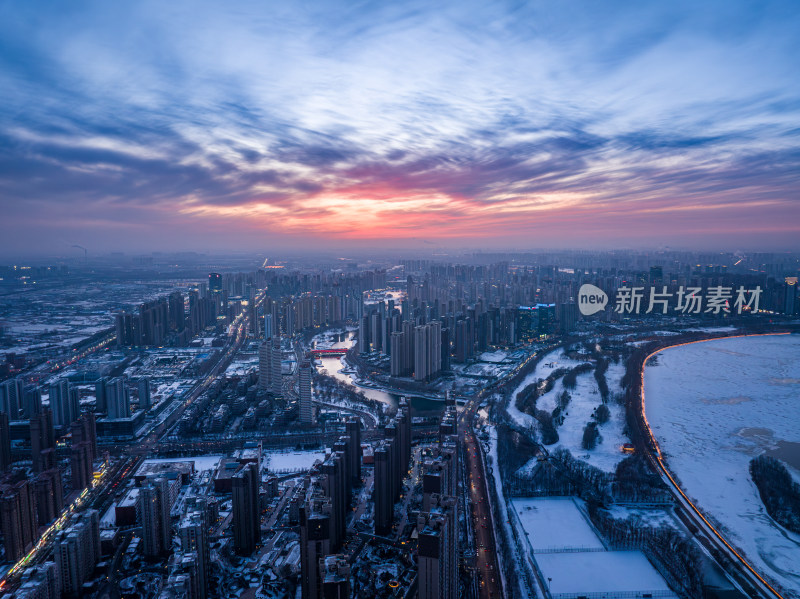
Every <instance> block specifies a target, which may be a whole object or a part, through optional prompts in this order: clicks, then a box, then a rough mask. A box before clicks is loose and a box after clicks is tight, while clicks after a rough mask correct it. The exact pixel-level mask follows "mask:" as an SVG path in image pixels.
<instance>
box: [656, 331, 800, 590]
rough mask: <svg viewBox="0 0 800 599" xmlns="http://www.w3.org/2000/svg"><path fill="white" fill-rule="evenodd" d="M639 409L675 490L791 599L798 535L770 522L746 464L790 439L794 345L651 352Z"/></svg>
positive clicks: (797, 572)
mask: <svg viewBox="0 0 800 599" xmlns="http://www.w3.org/2000/svg"><path fill="white" fill-rule="evenodd" d="M645 392H646V404H645V410H646V414H647V418H648V420H649V422H650V425H651V427H652V429H653V432H654V434H655V437H656V439H657V440H658V442H659V444H660V446H661V448H662V450H663V452H664V454H665V456H666V459H667V464H668V466H669V467H670V469H671V470H672V471H673V472H674V473H675V475H676V476H677V478H678V479H679V480H680V482H681V485H682V487H683V489H684V490H685V491H686V493H687V494H688V495H689V496H690V497H692V498H693V499H694V500H696V502H697V503H698V505H699V506H700V507H701V509H703V510H704V512H705V513H706V514H707V515H709V516H710V517H711V518H712V519H714V520H716V521H717V522H718V523H719V524H720V526H721V528H722V529H723V531H724V532H725V534H726V537H727V539H728V540H729V541H731V542H732V543H733V544H734V545H735V546H737V547H738V548H739V549H741V550H743V551H744V553H745V555H746V556H747V558H748V559H749V560H750V562H751V563H752V565H753V566H754V567H755V568H756V569H757V570H759V572H760V573H761V574H762V575H766V576H767V577H768V578H770V579H772V580H774V581H776V582H777V583H778V584H779V585H780V586H782V587H783V588H785V589H786V590H787V595H788V596H793V597H800V535H797V534H793V533H790V532H789V531H787V530H785V529H783V528H782V527H780V526H779V525H778V524H776V523H775V522H773V521H772V519H771V518H770V517H769V516H768V515H767V513H766V510H765V509H764V506H763V504H762V502H761V499H760V497H759V495H758V490H757V489H756V487H755V485H754V484H753V482H752V480H751V478H750V475H749V471H748V466H749V462H750V460H751V459H752V458H753V457H755V456H758V455H760V454H762V453H764V452H767V451H770V450H774V449H775V448H776V447H777V442H778V441H797V440H798V438H799V436H798V430H800V337H797V336H789V335H785V336H777V335H771V336H764V337H745V338H735V339H723V340H718V341H707V342H703V343H696V344H692V345H688V346H683V347H678V348H674V349H669V350H666V351H664V352H661V353H660V354H659V355H658V356H657V360H656V362H655V363H654V362H653V361H652V360H651V362H649V363H648V367H647V369H646V371H645Z"/></svg>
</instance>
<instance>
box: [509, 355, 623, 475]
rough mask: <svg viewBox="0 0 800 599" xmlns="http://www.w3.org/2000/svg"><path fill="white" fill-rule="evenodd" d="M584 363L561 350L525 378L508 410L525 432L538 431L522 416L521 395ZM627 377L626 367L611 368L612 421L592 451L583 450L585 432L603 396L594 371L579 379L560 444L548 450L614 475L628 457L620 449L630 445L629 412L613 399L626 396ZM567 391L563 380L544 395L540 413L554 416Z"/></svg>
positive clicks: (608, 374) (603, 428) (604, 426)
mask: <svg viewBox="0 0 800 599" xmlns="http://www.w3.org/2000/svg"><path fill="white" fill-rule="evenodd" d="M584 363H585V361H584V360H572V359H570V358H567V357H566V356H564V355H563V353H562V351H561V350H556V351H553V352H551V353H549V354H547V355H546V356H544V357H543V358H542V360H541V361H540V362H539V363H538V364H537V366H536V369H535V371H534V372H533V373H531V374H530V375H528V376H527V377H525V380H524V381H523V382H522V383H521V384H520V385H519V386H518V387H517V389H516V390H515V391H514V393H513V395H512V398H511V401H510V402H509V406H508V413H509V415H510V416H511V417H512V419H514V421H515V422H517V423H518V424H521V425H522V426H524V427H525V428H530V427H534V428H536V427H537V423H536V420H535V419H534V418H533V417H531V416H529V415H528V414H525V413H523V412H521V411H520V410H519V409H518V408H517V407H516V399H517V395H518V394H519V393H520V392H521V391H522V390H523V389H524V388H525V387H526V386H527V385H529V384H531V383H533V382H534V381H536V380H537V379H545V378H547V376H548V375H549V374H550V373H551V372H553V371H554V370H556V369H558V368H574V367H575V366H578V365H580V364H584ZM624 374H625V366H624V365H623V364H621V363H620V364H614V363H612V364H610V365H609V367H608V370H607V371H606V380H607V381H608V388H609V392H610V396H611V398H612V399H611V400H610V401H609V402H608V404H607V405H608V408H609V410H610V412H611V417H610V418H609V420H608V422H606V423H604V424H601V425H600V427H599V430H600V436H601V439H600V442H599V443H598V444H597V446H596V447H595V448H594V449H592V450H586V449H583V447H582V446H581V445H582V441H583V429H584V427H585V426H586V424H587V423H588V422H589V421H590V420H591V416H592V412H593V411H594V410H595V409H596V408H597V407H598V406H599V405H600V404H601V403H602V400H601V397H600V392H599V390H598V388H597V381H596V380H595V378H594V371H590V372H588V373H584V374H581V375H579V376H578V378H577V381H576V385H575V388H574V389H570V390H569V393H570V396H571V400H570V402H569V405H568V406H567V409H566V411H565V416H564V422H563V424H561V425H560V426H559V427H558V436H559V440H558V442H557V443H555V444H554V445H550V446H548V450H550V451H555V450H556V449H558V448H559V447H563V448H565V449H568V450H569V451H570V452H571V453H572V455H573V456H575V457H576V458H579V459H581V460H584V461H586V462H588V463H589V464H591V465H592V466H595V467H597V468H600V469H601V470H604V471H605V472H613V471H614V469H615V468H616V466H617V464H618V463H619V462H621V461H622V460H623V459H624V458H625V455H624V454H623V453H622V452H621V450H620V447H621V445H622V444H623V443H626V442H627V441H628V439H627V437H625V435H624V434H623V429H624V427H625V409H624V408H623V407H622V406H621V405H619V404H618V403H617V402H616V401H614V399H613V397H614V396H615V395H617V394H619V393H621V392H622V389H621V387H620V382H621V380H622V377H623V375H624ZM563 391H564V386H563V381H562V379H558V381H556V383H555V384H554V385H553V388H552V389H551V390H550V391H549V392H547V393H545V394H544V395H542V396H541V397H540V398H539V399H538V400H537V402H536V406H537V408H538V409H542V410H547V411H548V412H552V411H553V410H554V409H555V407H556V401H557V399H558V396H559V395H561V393H562V392H563Z"/></svg>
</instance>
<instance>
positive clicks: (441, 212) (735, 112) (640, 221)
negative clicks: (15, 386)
mask: <svg viewBox="0 0 800 599" xmlns="http://www.w3.org/2000/svg"><path fill="white" fill-rule="evenodd" d="M797 31H800V4H799V3H797V2H794V1H792V0H783V1H763V2H762V1H749V2H745V1H732V2H686V1H679V2H670V3H666V2H656V1H646V2H640V3H623V2H606V3H592V2H588V1H587V2H570V1H568V2H558V3H553V2H544V1H535V2H528V3H524V2H496V3H478V2H474V3H471V2H453V3H442V4H439V3H437V5H436V6H428V3H425V2H402V3H380V2H305V3H272V2H270V3H262V2H242V3H237V4H236V5H235V7H233V6H228V7H223V6H222V5H221V4H220V3H215V2H189V1H187V0H179V1H176V2H171V3H168V4H167V3H158V2H153V1H144V2H137V3H109V2H100V1H96V2H86V1H77V2H71V3H69V4H62V3H52V2H44V1H31V2H25V3H20V2H12V1H10V0H0V213H2V215H3V218H2V221H3V226H2V230H3V234H2V237H1V238H0V255H3V256H9V255H23V254H42V253H53V254H65V253H68V252H69V251H70V248H71V246H72V245H73V244H79V245H82V246H84V247H87V248H90V249H91V251H92V252H98V253H99V252H102V251H108V250H117V249H119V250H124V251H154V250H165V251H170V250H182V249H185V250H196V251H204V250H205V251H220V250H225V249H228V250H242V251H246V250H259V249H268V248H289V249H305V250H309V249H314V248H320V249H331V248H334V249H335V248H366V247H374V246H382V247H398V248H410V249H419V248H433V247H442V248H463V247H481V248H487V249H489V248H518V249H521V248H537V247H570V246H574V247H579V248H588V247H597V248H608V247H658V246H663V245H670V246H678V247H693V248H698V249H765V250H766V249H791V250H796V249H800V218H798V217H800V207H798V202H800V126H798V124H799V123H800V76H799V75H800V73H798V59H800V37H798V36H797ZM73 251H74V250H73Z"/></svg>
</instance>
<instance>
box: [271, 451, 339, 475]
mask: <svg viewBox="0 0 800 599" xmlns="http://www.w3.org/2000/svg"><path fill="white" fill-rule="evenodd" d="M324 459H325V452H324V451H286V452H283V451H281V452H279V451H270V452H268V453H265V454H264V455H263V459H262V463H263V464H265V465H266V466H267V468H269V470H271V471H272V472H282V471H299V470H308V469H309V468H311V466H313V465H314V462H316V461H317V460H324Z"/></svg>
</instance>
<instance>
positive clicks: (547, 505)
mask: <svg viewBox="0 0 800 599" xmlns="http://www.w3.org/2000/svg"><path fill="white" fill-rule="evenodd" d="M512 503H513V504H514V509H515V510H516V512H517V515H518V516H519V521H520V523H521V524H522V529H523V534H525V535H527V536H528V542H529V543H530V544H531V547H532V548H533V551H534V552H536V553H539V552H547V551H553V550H557V549H561V550H563V549H583V550H603V549H604V547H603V544H602V543H601V542H600V539H599V538H598V537H597V535H596V534H595V532H594V530H593V529H592V527H591V526H590V525H589V523H588V522H587V521H586V519H585V518H584V516H583V514H582V513H581V511H580V510H579V509H578V506H577V505H575V501H574V500H573V499H572V498H571V497H547V498H537V499H530V498H516V499H513V500H512Z"/></svg>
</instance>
